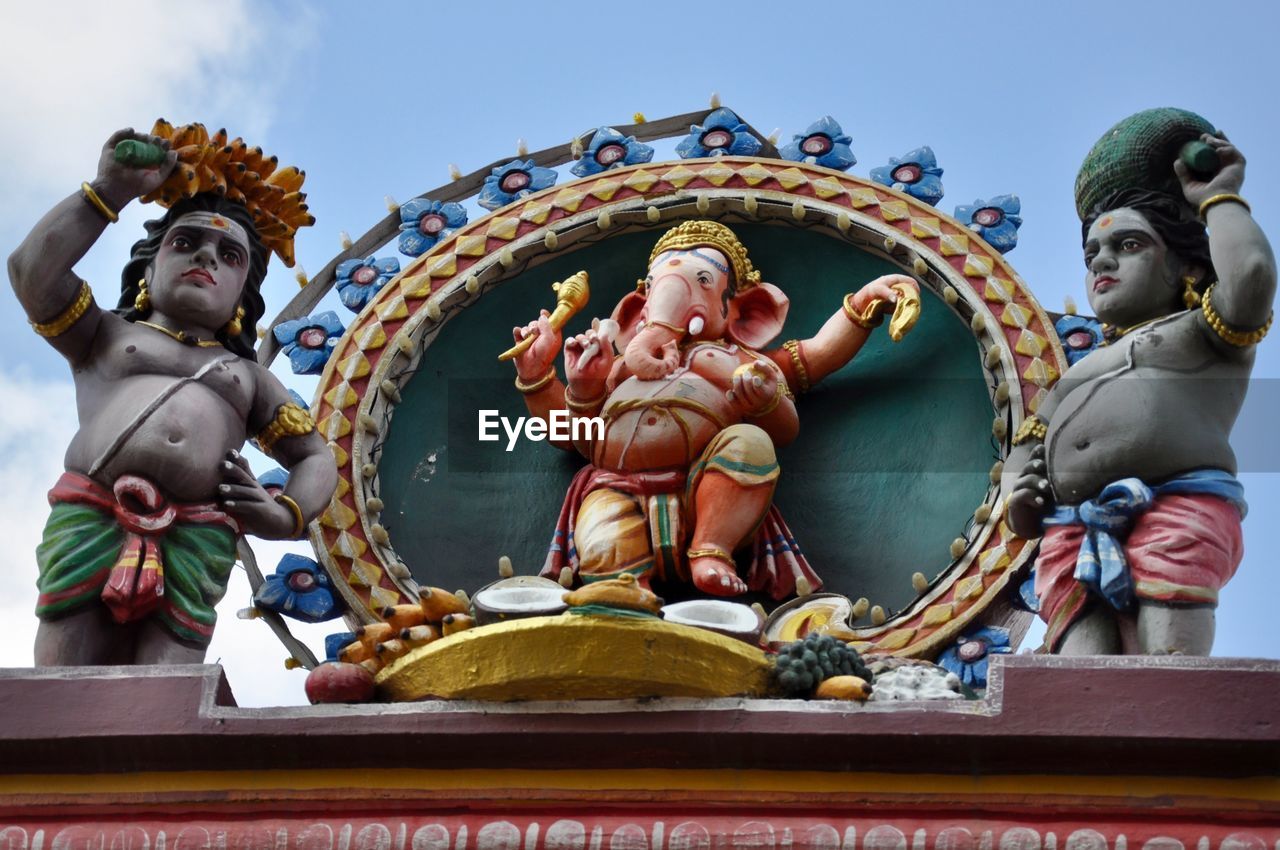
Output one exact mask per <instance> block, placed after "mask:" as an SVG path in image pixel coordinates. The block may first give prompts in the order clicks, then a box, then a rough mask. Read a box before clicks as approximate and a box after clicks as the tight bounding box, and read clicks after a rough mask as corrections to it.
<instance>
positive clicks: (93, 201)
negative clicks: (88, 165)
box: [80, 182, 120, 224]
mask: <svg viewBox="0 0 1280 850" xmlns="http://www.w3.org/2000/svg"><path fill="white" fill-rule="evenodd" d="M80 194H81V195H83V196H84V199H85V200H86V201H88V202H89V206H91V207H93V208H94V209H95V210H97V211H98V212H99V213H100V214H101V215H102V217H103V218H105V219H106V220H107V221H108V222H110V223H111V224H115V223H116V222H117V221H119V220H120V214H119V213H117V212H116V211H115V210H113V209H111V207H109V206H107V202H106V201H104V200H102V198H101V197H99V196H98V193H97V192H95V191H93V187H92V186H90V185H89V184H88V182H85V183H81V184H80Z"/></svg>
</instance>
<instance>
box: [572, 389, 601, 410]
mask: <svg viewBox="0 0 1280 850" xmlns="http://www.w3.org/2000/svg"><path fill="white" fill-rule="evenodd" d="M608 395H609V391H608V390H607V389H606V390H605V391H604V392H602V393H600V395H598V396H596V397H595V398H589V399H586V400H585V401H579V400H578V399H577V398H574V396H573V393H571V392H569V391H568V390H565V393H564V406H565V407H567V408H569V409H570V410H572V411H573V412H574V413H590V412H591V411H593V410H595V409H596V408H598V407H599V406H600V405H602V404H604V400H605V398H606V397H607V396H608Z"/></svg>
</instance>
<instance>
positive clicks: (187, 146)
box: [142, 118, 316, 266]
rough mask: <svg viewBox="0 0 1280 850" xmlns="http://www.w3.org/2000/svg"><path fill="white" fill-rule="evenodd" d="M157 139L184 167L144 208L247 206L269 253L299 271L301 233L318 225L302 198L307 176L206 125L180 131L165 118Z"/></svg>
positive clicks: (154, 130) (158, 126) (178, 168)
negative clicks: (209, 195) (216, 199)
mask: <svg viewBox="0 0 1280 850" xmlns="http://www.w3.org/2000/svg"><path fill="white" fill-rule="evenodd" d="M151 135H153V136H159V137H160V138H162V139H167V140H168V141H169V146H170V148H171V149H172V150H175V151H177V152H178V164H177V165H176V166H175V167H174V169H173V173H172V174H170V175H169V179H167V180H165V181H164V183H162V184H161V185H160V187H159V188H157V189H156V190H155V191H154V192H150V193H148V194H147V195H144V196H143V198H142V200H143V201H144V202H151V201H155V202H156V203H158V204H159V205H160V206H162V207H165V208H169V207H172V206H173V205H174V204H176V203H177V202H178V201H181V200H182V199H183V198H190V197H193V196H195V195H198V194H200V193H202V192H213V193H215V194H218V195H224V196H226V198H227V200H230V201H235V202H236V203H240V204H244V205H245V207H246V208H247V209H248V210H249V214H250V215H251V216H253V229H254V230H256V231H257V232H258V238H259V239H261V240H262V243H263V244H264V245H266V246H267V248H269V249H271V250H272V251H275V252H276V256H278V257H279V258H280V259H281V260H283V261H284V264H285V265H286V266H292V265H293V237H294V234H296V233H297V232H298V228H300V227H309V226H310V225H313V224H315V223H316V219H315V216H313V215H311V213H309V212H307V204H306V198H307V196H306V194H305V193H303V192H300V191H299V189H301V188H302V181H303V180H304V179H306V176H307V173H306V172H305V171H299V170H298V169H297V168H294V167H293V166H287V167H285V168H279V167H277V166H278V164H279V163H278V160H277V159H276V158H275V157H274V156H271V157H269V156H266V155H264V154H263V153H262V148H257V147H254V148H251V147H249V146H248V145H247V144H246V143H245V141H244V139H241V138H236V139H234V140H232V141H227V131H226V130H219V131H218V132H216V133H214V134H213V135H212V136H210V135H209V131H208V130H206V129H205V127H204V125H203V124H187V125H184V126H182V127H178V128H176V129H175V128H174V126H173V125H172V124H170V123H169V122H168V121H165V120H164V119H163V118H161V119H159V120H158V121H156V123H155V126H154V127H152V128H151Z"/></svg>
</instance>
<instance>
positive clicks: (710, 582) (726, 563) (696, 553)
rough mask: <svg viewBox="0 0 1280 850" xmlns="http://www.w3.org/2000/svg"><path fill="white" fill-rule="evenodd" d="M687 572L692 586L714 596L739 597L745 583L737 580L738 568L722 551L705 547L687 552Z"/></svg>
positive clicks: (745, 589) (744, 588)
mask: <svg viewBox="0 0 1280 850" xmlns="http://www.w3.org/2000/svg"><path fill="white" fill-rule="evenodd" d="M688 554H689V572H690V574H691V575H692V576H693V584H694V586H695V587H697V588H698V589H699V590H701V591H703V592H704V593H711V594H714V595H716V596H740V595H742V594H743V593H746V592H747V583H746V582H745V581H743V580H742V579H740V578H738V567H737V565H736V564H735V563H734V562H733V558H732V556H730V555H729V553H728V552H726V551H724V550H723V549H718V548H715V547H707V548H704V549H690V550H689V553H688Z"/></svg>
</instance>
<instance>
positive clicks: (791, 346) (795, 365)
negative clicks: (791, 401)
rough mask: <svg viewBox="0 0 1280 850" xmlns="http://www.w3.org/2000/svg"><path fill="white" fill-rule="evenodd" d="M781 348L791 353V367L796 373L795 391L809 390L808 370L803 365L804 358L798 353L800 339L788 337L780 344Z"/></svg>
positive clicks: (804, 391) (803, 391) (805, 391)
mask: <svg viewBox="0 0 1280 850" xmlns="http://www.w3.org/2000/svg"><path fill="white" fill-rule="evenodd" d="M782 348H783V350H785V351H786V352H787V354H790V355H791V368H792V369H794V370H795V373H796V392H798V393H807V392H808V391H809V370H808V369H806V368H805V366H804V358H803V357H802V356H801V355H800V340H798V339H789V340H787V341H786V342H784V343H783V344H782Z"/></svg>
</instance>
